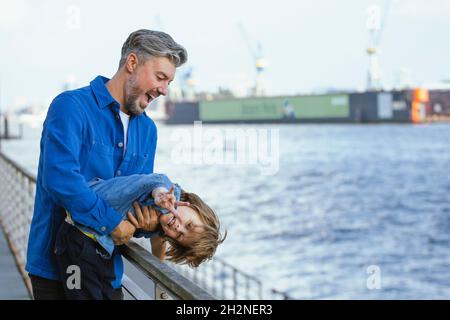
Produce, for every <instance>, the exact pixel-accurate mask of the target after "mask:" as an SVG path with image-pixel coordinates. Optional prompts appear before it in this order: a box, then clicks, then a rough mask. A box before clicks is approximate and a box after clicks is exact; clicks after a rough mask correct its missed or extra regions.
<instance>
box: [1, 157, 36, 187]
mask: <svg viewBox="0 0 450 320" xmlns="http://www.w3.org/2000/svg"><path fill="white" fill-rule="evenodd" d="M0 156H1V157H2V158H3V159H4V160H5V161H6V162H7V163H9V164H10V165H12V166H13V167H15V168H16V169H17V170H18V171H20V172H21V173H22V174H23V175H24V176H25V177H27V179H29V180H31V181H32V182H33V183H36V176H35V175H34V174H32V173H31V172H30V171H28V170H27V169H26V168H24V167H22V166H21V165H20V164H18V163H16V162H14V160H12V159H11V158H10V157H8V156H7V155H6V154H4V153H3V152H0Z"/></svg>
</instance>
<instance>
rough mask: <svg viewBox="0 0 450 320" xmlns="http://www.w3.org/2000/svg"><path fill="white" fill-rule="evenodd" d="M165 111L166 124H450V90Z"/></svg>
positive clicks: (246, 101)
mask: <svg viewBox="0 0 450 320" xmlns="http://www.w3.org/2000/svg"><path fill="white" fill-rule="evenodd" d="M165 107H166V114H167V118H166V123H167V124H188V123H193V122H194V121H202V122H204V123H389V122H391V123H421V122H428V121H448V120H449V119H450V90H427V89H423V88H416V89H408V90H400V91H369V92H362V93H357V92H355V93H334V94H323V95H298V96H279V97H252V98H230V99H216V100H204V101H179V102H170V101H169V102H167V103H166V106H165Z"/></svg>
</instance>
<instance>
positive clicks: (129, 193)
mask: <svg viewBox="0 0 450 320" xmlns="http://www.w3.org/2000/svg"><path fill="white" fill-rule="evenodd" d="M172 185H174V193H175V198H176V199H177V201H179V200H180V196H181V187H180V186H179V185H178V184H173V183H172V182H171V181H170V180H169V178H168V177H167V176H166V175H164V174H158V173H151V174H133V175H130V176H123V177H115V178H112V179H108V180H102V179H100V178H95V179H93V180H92V181H90V182H89V187H90V188H91V189H92V190H93V191H95V192H96V193H97V195H98V196H99V197H100V198H102V199H103V200H105V201H106V202H107V203H108V205H109V206H110V207H111V208H113V209H114V210H116V211H117V212H118V213H120V214H121V215H122V220H125V219H127V213H128V212H131V213H132V214H133V215H134V216H136V212H135V210H134V207H133V202H135V201H137V202H138V203H139V204H140V205H141V206H153V207H154V208H155V209H156V210H158V211H160V212H161V213H162V214H166V213H168V212H169V211H168V210H167V209H163V208H160V207H158V206H156V205H155V201H154V199H153V197H152V194H151V193H152V191H153V190H154V189H156V188H159V187H165V188H166V189H167V190H170V188H171V187H172ZM69 220H70V218H69ZM70 222H73V223H74V225H75V226H76V227H77V228H78V229H80V230H82V231H84V232H87V233H89V234H91V235H93V236H94V237H95V239H96V240H97V242H98V243H99V244H100V245H101V246H102V247H103V248H105V250H106V251H107V252H108V254H109V256H106V257H107V258H109V257H111V256H112V253H113V251H114V241H113V239H112V237H111V236H110V235H101V234H100V233H98V232H97V231H95V230H93V229H92V228H89V227H86V226H83V225H81V224H79V223H77V222H76V221H70ZM157 233H158V232H157V231H155V232H143V231H141V232H137V233H135V237H142V236H144V237H146V238H150V237H152V236H153V235H155V234H157Z"/></svg>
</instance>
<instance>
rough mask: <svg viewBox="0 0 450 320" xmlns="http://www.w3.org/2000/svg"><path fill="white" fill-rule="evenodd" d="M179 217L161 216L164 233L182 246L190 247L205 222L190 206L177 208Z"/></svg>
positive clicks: (160, 221)
mask: <svg viewBox="0 0 450 320" xmlns="http://www.w3.org/2000/svg"><path fill="white" fill-rule="evenodd" d="M177 211H178V217H175V216H174V215H173V214H172V213H168V214H164V215H161V216H160V218H159V223H160V224H161V227H162V229H163V231H164V233H165V234H166V235H167V236H168V237H170V238H172V239H175V240H177V241H178V242H179V243H180V244H181V245H183V246H185V247H190V246H191V245H192V243H193V242H194V241H195V239H196V236H197V234H198V233H199V232H201V230H202V226H203V222H202V220H201V219H200V217H199V215H198V213H197V212H196V211H195V210H194V209H192V208H191V207H188V206H179V207H178V208H177Z"/></svg>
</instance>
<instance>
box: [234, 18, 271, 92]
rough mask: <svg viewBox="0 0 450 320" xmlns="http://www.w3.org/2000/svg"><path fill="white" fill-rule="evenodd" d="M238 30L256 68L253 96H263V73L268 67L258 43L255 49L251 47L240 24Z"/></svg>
mask: <svg viewBox="0 0 450 320" xmlns="http://www.w3.org/2000/svg"><path fill="white" fill-rule="evenodd" d="M238 26H239V30H240V32H241V35H242V38H243V39H244V41H245V43H246V45H247V48H248V50H249V52H250V54H251V57H252V58H253V63H254V66H255V68H256V78H255V87H254V90H253V95H255V96H258V97H259V96H263V95H264V85H263V72H264V70H265V69H266V67H267V66H268V63H267V60H266V59H264V57H263V54H262V45H261V43H259V42H258V44H257V46H256V49H255V48H254V47H253V45H252V43H251V42H250V40H249V38H248V35H247V32H246V31H245V28H244V26H243V25H242V23H239V24H238Z"/></svg>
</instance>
